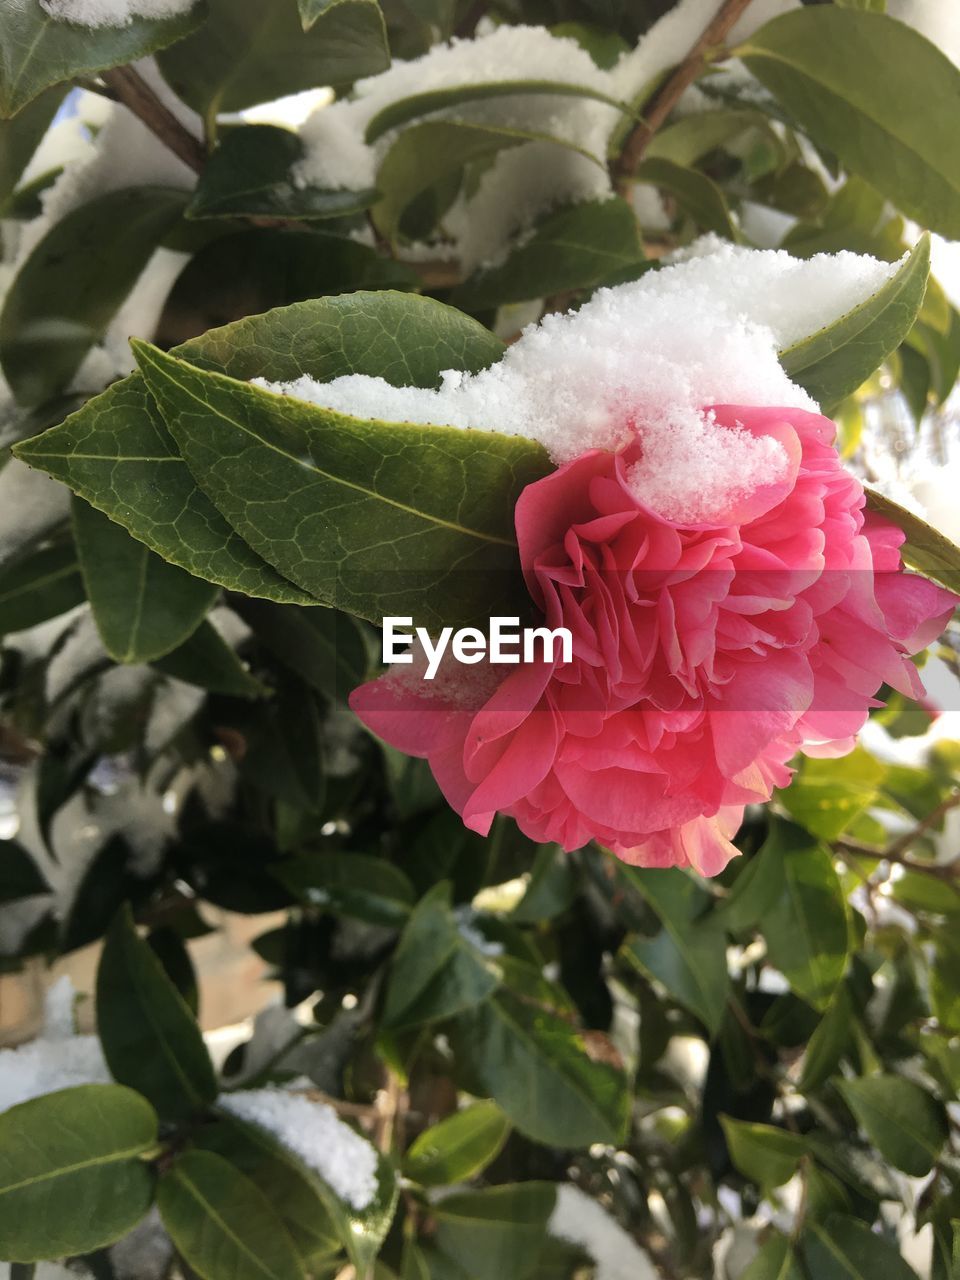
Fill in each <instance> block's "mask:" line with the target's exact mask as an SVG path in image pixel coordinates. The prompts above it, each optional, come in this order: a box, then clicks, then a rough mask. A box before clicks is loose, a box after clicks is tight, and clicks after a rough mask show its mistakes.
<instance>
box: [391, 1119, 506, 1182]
mask: <svg viewBox="0 0 960 1280" xmlns="http://www.w3.org/2000/svg"><path fill="white" fill-rule="evenodd" d="M509 1132H510V1121H509V1120H508V1119H507V1117H506V1116H505V1115H504V1114H503V1112H502V1111H501V1110H500V1108H499V1107H498V1106H497V1104H496V1103H495V1102H475V1103H473V1104H472V1105H471V1106H469V1107H465V1108H464V1110H463V1111H457V1112H456V1113H455V1114H454V1115H452V1116H448V1117H447V1118H446V1119H445V1120H441V1121H440V1122H439V1124H435V1125H431V1126H430V1128H429V1129H425V1130H424V1131H423V1133H421V1134H420V1135H419V1137H418V1138H416V1140H415V1141H414V1142H413V1143H412V1144H411V1146H410V1149H409V1151H408V1152H407V1154H406V1156H405V1158H404V1162H403V1172H404V1173H405V1174H406V1176H407V1177H408V1178H412V1179H413V1181H414V1182H419V1183H420V1184H421V1186H425V1187H440V1186H449V1185H451V1184H455V1183H458V1182H466V1181H467V1180H468V1179H470V1178H472V1177H473V1176H474V1175H475V1174H477V1173H479V1172H480V1171H481V1170H482V1169H485V1168H486V1167H487V1165H488V1164H489V1163H490V1161H491V1160H494V1159H495V1158H496V1157H497V1156H498V1155H499V1153H500V1151H501V1149H502V1147H503V1144H504V1142H506V1140H507V1135H508V1134H509Z"/></svg>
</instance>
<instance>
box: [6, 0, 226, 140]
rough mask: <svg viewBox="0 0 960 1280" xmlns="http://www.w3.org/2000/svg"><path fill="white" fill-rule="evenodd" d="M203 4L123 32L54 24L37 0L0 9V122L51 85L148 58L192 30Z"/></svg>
mask: <svg viewBox="0 0 960 1280" xmlns="http://www.w3.org/2000/svg"><path fill="white" fill-rule="evenodd" d="M202 19H203V4H202V3H198V4H197V5H195V6H194V8H193V9H191V10H189V11H188V12H187V13H181V14H178V15H176V16H174V17H167V18H135V19H133V21H131V22H129V23H127V24H126V25H125V26H118V27H103V28H101V29H99V30H96V31H91V30H90V28H89V27H83V26H79V25H77V24H75V23H72V22H62V21H57V20H56V19H55V18H51V17H50V15H49V14H48V13H46V12H45V10H44V9H43V7H42V5H41V4H40V0H13V2H12V3H5V4H3V5H2V6H0V116H2V117H7V118H9V117H10V116H15V115H16V114H17V112H18V111H20V109H21V108H22V107H23V106H25V105H26V104H27V103H28V102H30V101H32V100H33V99H34V98H36V97H37V96H38V95H39V94H40V93H42V92H43V90H44V89H47V88H49V87H50V86H51V85H55V84H62V83H63V82H64V81H67V80H72V79H74V78H75V77H77V76H84V75H90V74H92V73H94V72H97V71H103V70H104V69H105V68H107V67H118V66H123V65H125V64H126V63H128V62H133V61H134V60H135V59H137V58H143V57H145V56H146V55H147V54H148V53H154V52H156V50H157V49H162V48H163V47H164V46H165V45H168V44H172V43H173V42H174V41H175V40H180V39H182V38H183V37H184V36H185V35H187V34H188V32H190V31H193V30H195V29H196V28H197V27H198V26H199V25H200V23H201V21H202Z"/></svg>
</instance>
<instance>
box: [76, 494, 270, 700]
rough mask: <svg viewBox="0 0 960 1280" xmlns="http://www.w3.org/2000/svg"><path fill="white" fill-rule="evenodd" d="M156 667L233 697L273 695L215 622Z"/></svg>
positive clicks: (157, 661)
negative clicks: (269, 693)
mask: <svg viewBox="0 0 960 1280" xmlns="http://www.w3.org/2000/svg"><path fill="white" fill-rule="evenodd" d="M91 510H92V508H91ZM135 545H136V544H135ZM168 567H169V566H168ZM153 666H154V667H156V669H157V670H158V671H162V672H163V673H164V675H168V676H173V677H174V678H175V679H177V680H184V681H186V683H187V684H194V685H197V686H198V687H199V688H201V689H209V690H210V692H211V693H222V694H225V695H226V696H227V697H230V698H262V697H264V696H265V695H266V694H267V693H268V692H269V690H268V689H267V687H266V686H265V685H263V684H261V683H260V681H259V680H257V679H255V678H254V677H253V676H252V675H251V674H250V672H249V671H248V670H247V669H246V667H245V666H244V665H243V663H242V662H241V661H240V659H239V657H238V656H237V653H236V651H235V650H234V649H232V648H231V647H230V645H229V644H227V642H226V640H224V638H223V636H221V634H220V632H219V631H218V630H217V628H216V627H215V626H214V625H213V623H212V622H208V621H206V620H204V621H203V622H201V623H200V625H199V627H197V629H196V630H195V631H194V632H193V634H192V635H190V636H188V637H187V639H186V640H184V642H183V643H182V644H180V645H178V646H177V647H176V649H171V651H170V652H169V653H167V654H165V655H164V656H163V657H162V658H159V659H155V660H154V662H153Z"/></svg>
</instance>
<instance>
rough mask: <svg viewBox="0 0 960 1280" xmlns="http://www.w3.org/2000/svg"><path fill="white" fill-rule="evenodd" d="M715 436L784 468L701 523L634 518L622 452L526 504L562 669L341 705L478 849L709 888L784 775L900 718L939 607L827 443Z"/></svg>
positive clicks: (598, 456)
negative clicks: (741, 829) (596, 853)
mask: <svg viewBox="0 0 960 1280" xmlns="http://www.w3.org/2000/svg"><path fill="white" fill-rule="evenodd" d="M712 412H713V413H715V415H716V420H717V422H718V423H719V424H720V426H721V427H726V428H730V429H732V430H735V429H737V428H738V427H740V428H742V429H743V430H745V431H748V432H750V433H752V434H753V435H754V436H757V437H768V438H770V437H772V438H773V439H775V440H777V441H779V443H780V445H781V446H782V447H783V450H784V454H783V456H784V457H785V459H786V461H785V464H784V466H783V467H782V468H781V470H780V472H779V473H778V475H777V478H776V479H775V481H773V482H770V483H766V484H764V485H762V486H761V487H759V488H755V489H753V490H752V491H751V492H750V493H749V495H748V496H745V497H742V498H741V499H739V500H737V501H734V502H732V503H731V504H730V507H729V509H728V510H726V511H724V512H722V513H719V514H717V513H715V514H714V517H713V519H712V520H711V522H710V523H699V524H682V523H678V522H677V521H674V520H668V519H665V518H664V517H662V516H660V515H658V514H656V513H655V512H653V511H652V510H650V509H649V508H648V507H647V506H645V505H644V504H643V503H642V502H641V501H640V500H639V499H638V498H637V497H636V496H635V495H634V492H633V491H632V487H631V473H632V471H633V469H634V468H637V467H641V468H642V465H643V455H642V445H641V442H640V441H639V440H637V441H634V442H633V443H632V444H630V445H629V446H628V447H627V448H626V449H624V450H622V451H621V452H619V453H616V454H614V453H608V452H603V451H599V450H595V451H592V452H590V453H585V454H583V455H582V456H581V457H579V458H577V459H575V460H574V461H573V462H570V463H568V464H567V465H566V466H562V467H560V468H559V469H558V470H557V471H555V472H553V473H552V474H551V475H549V476H547V477H546V478H545V479H543V480H540V481H538V482H537V483H535V484H531V485H529V486H528V487H527V488H526V489H525V490H524V492H523V493H522V495H521V497H520V500H519V502H518V503H517V509H516V529H517V537H518V542H519V547H520V557H521V562H522V565H523V571H524V575H525V578H526V583H527V587H528V589H529V591H530V594H531V596H532V597H533V600H534V601H535V603H536V605H537V606H538V607H539V609H540V610H541V611H542V613H543V614H544V615H545V618H546V621H547V623H548V625H549V626H550V627H557V626H561V625H562V626H566V627H568V628H570V630H571V631H572V633H573V660H572V661H571V662H569V663H566V664H563V663H561V662H559V661H556V662H551V663H547V662H540V663H536V664H527V665H523V666H520V667H503V666H497V667H493V666H484V667H464V666H460V665H458V664H456V663H454V662H452V661H451V662H450V663H449V664H446V665H445V666H444V667H442V668H441V670H440V672H439V674H438V676H437V679H435V680H434V681H432V682H429V683H428V682H426V681H424V680H422V679H421V678H420V673H419V672H418V671H417V670H416V668H411V667H409V666H404V667H397V668H394V669H392V670H391V672H390V673H388V674H387V675H386V676H383V677H381V678H380V679H378V680H374V681H371V682H370V683H368V684H365V685H363V686H362V687H361V688H359V689H357V690H355V692H354V694H353V696H352V698H351V705H352V706H353V708H354V710H355V711H356V712H357V714H358V715H359V716H360V718H361V719H362V720H363V721H364V723H365V724H367V725H368V726H369V727H370V728H371V729H372V730H373V731H374V732H375V733H377V734H378V735H379V736H381V737H382V738H384V739H385V740H386V741H387V742H389V743H391V744H392V745H394V746H395V747H398V748H399V749H400V750H402V751H404V752H406V753H408V754H410V755H415V756H421V757H426V758H427V759H428V760H429V761H430V766H431V768H432V770H433V773H434V776H435V777H436V780H437V782H438V784H439V785H440V787H441V789H442V790H443V793H444V795H445V796H446V797H447V799H448V801H449V802H450V804H451V805H452V806H453V807H454V808H455V809H456V810H457V811H458V812H459V813H460V814H461V815H462V817H463V821H464V822H465V823H466V825H467V826H468V827H470V828H471V829H472V830H474V831H478V832H481V833H486V832H487V831H488V830H489V828H490V824H491V822H492V820H493V817H494V815H495V814H496V813H498V812H500V813H505V814H508V815H510V816H511V817H513V818H515V819H516V821H517V823H518V825H519V826H520V828H521V830H523V831H524V832H525V833H526V834H527V835H528V836H530V837H532V838H533V839H534V840H538V841H556V842H557V843H558V844H560V845H562V846H563V847H564V848H565V849H568V850H569V849H575V848H578V847H580V846H582V845H584V844H586V843H587V842H588V841H590V840H597V841H599V842H600V843H601V844H603V845H605V846H607V847H608V848H610V849H612V850H613V851H614V852H615V853H616V854H617V855H618V856H619V857H621V858H623V859H624V860H625V861H627V862H632V863H635V864H638V865H640V866H647V867H667V866H690V867H693V868H695V869H696V870H697V871H699V872H700V873H702V874H704V875H715V874H717V872H719V871H720V870H722V868H723V867H724V866H725V865H726V863H727V862H728V861H729V859H730V858H731V857H732V856H733V855H734V854H735V853H736V852H737V850H736V848H735V847H734V845H733V844H732V843H731V837H732V836H733V835H734V834H735V833H736V830H737V828H738V826H739V824H740V821H741V819H742V817H743V810H744V806H745V805H746V804H749V803H752V802H760V801H765V800H768V799H769V798H770V796H771V794H772V792H773V789H774V788H775V787H783V786H785V785H786V784H787V783H788V782H789V780H790V776H791V770H790V768H789V765H788V762H789V761H790V759H791V758H792V757H793V756H794V755H795V754H796V753H797V752H798V751H803V752H806V753H807V754H808V755H815V756H837V755H843V754H844V753H845V752H847V751H849V750H851V749H852V747H853V742H854V735H855V734H856V733H857V731H858V729H859V728H860V727H861V725H862V724H863V723H864V721H865V720H866V718H867V714H868V711H869V709H870V707H873V706H877V705H879V704H878V703H877V701H876V699H875V698H874V695H875V694H876V692H877V691H878V689H879V688H880V686H881V685H883V684H887V685H890V686H892V687H893V688H895V689H898V690H901V691H902V692H903V693H906V694H909V695H911V696H917V695H918V694H919V693H921V692H922V686H921V683H920V680H919V677H918V674H917V670H916V668H915V666H914V665H913V664H912V663H911V662H910V661H909V656H908V655H910V654H913V653H917V652H918V651H919V650H921V649H922V648H924V647H925V646H926V645H928V644H929V643H930V642H931V641H932V640H934V639H935V638H936V636H937V635H938V634H939V633H940V631H941V630H942V629H943V627H944V625H945V624H946V621H947V619H948V618H949V616H950V614H951V612H952V610H953V607H954V605H955V603H956V600H955V597H954V596H952V595H951V594H950V593H949V592H947V591H945V590H943V589H942V588H940V587H938V586H936V585H934V584H933V583H930V582H928V581H926V580H925V579H923V578H919V577H916V576H913V575H910V574H906V573H904V572H903V570H902V568H901V564H900V554H899V547H900V544H901V543H902V541H903V534H902V533H901V532H900V531H899V530H898V529H896V528H895V527H894V526H893V525H891V524H889V523H887V522H886V521H883V520H881V519H879V518H877V517H875V516H873V515H869V514H865V512H864V510H863V507H864V495H863V490H862V488H861V486H860V484H859V482H858V481H857V480H856V479H855V478H854V477H853V476H851V475H850V474H849V473H848V472H846V471H845V470H844V469H843V466H842V465H841V462H840V458H839V456H838V454H837V451H836V449H835V448H834V446H833V439H834V433H835V427H834V424H833V423H832V422H831V421H829V420H828V419H827V418H823V417H820V416H818V415H817V414H813V413H807V412H804V411H803V410H799V409H757V408H744V407H738V406H731V405H720V406H717V407H715V408H714V410H713V411H712Z"/></svg>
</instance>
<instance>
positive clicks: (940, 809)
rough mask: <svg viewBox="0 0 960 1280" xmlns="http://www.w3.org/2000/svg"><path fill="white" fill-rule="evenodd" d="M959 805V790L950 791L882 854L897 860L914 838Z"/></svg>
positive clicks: (888, 859)
mask: <svg viewBox="0 0 960 1280" xmlns="http://www.w3.org/2000/svg"><path fill="white" fill-rule="evenodd" d="M957 805H960V790H958V791H951V793H950V794H949V795H948V796H947V797H946V798H945V799H943V800H941V802H940V803H939V804H938V805H937V807H936V808H935V809H934V810H933V811H932V812H930V813H928V814H927V816H926V817H925V818H923V819H922V820H921V821H920V822H918V823H917V825H916V826H915V827H914V828H913V830H912V831H908V832H907V834H906V835H905V836H901V837H900V839H899V840H894V842H893V844H892V845H891V846H890V848H889V849H888V850H887V852H886V853H885V854H884V857H885V858H886V859H887V861H888V862H897V861H898V860H899V859H900V857H901V856H902V855H903V854H904V853H906V851H907V850H908V849H909V848H910V846H911V845H912V844H913V842H914V840H919V839H920V837H921V836H922V835H923V834H924V832H926V831H929V830H930V828H931V827H935V826H936V825H937V823H938V822H939V821H940V819H941V818H945V817H946V816H947V814H948V813H949V812H950V810H951V809H956V807H957Z"/></svg>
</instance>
